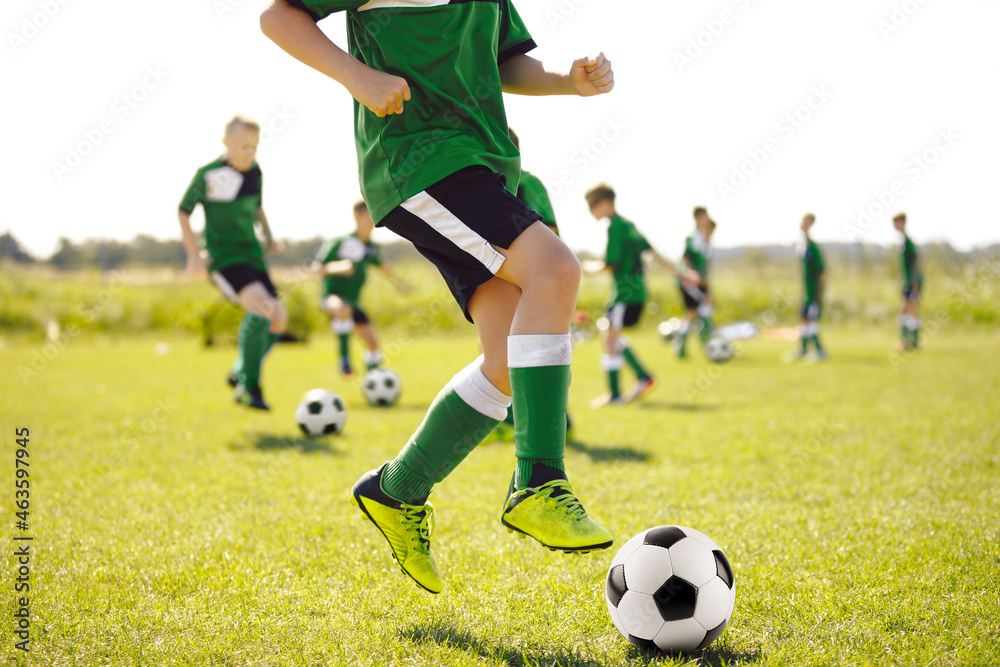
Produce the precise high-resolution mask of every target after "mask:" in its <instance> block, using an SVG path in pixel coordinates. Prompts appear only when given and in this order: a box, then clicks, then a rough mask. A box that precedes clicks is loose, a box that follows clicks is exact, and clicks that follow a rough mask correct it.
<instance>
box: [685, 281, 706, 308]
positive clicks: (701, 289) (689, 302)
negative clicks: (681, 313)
mask: <svg viewBox="0 0 1000 667" xmlns="http://www.w3.org/2000/svg"><path fill="white" fill-rule="evenodd" d="M706 296H708V285H689V286H687V287H685V286H684V285H681V297H683V299H684V308H685V309H687V310H697V309H698V306H700V305H701V302H702V301H704V300H705V297H706Z"/></svg>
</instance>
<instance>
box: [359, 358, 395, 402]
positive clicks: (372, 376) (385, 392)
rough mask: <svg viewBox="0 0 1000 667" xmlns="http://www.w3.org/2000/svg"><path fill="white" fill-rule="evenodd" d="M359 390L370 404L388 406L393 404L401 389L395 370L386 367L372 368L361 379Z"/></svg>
mask: <svg viewBox="0 0 1000 667" xmlns="http://www.w3.org/2000/svg"><path fill="white" fill-rule="evenodd" d="M361 391H362V392H363V393H364V395H365V398H366V399H368V402H369V403H371V404H372V405H375V406H378V407H389V406H390V405H395V404H396V401H398V400H399V395H400V393H402V391H403V384H402V382H400V381H399V376H398V375H397V374H396V371H394V370H391V369H388V368H373V369H372V370H370V371H368V373H366V374H365V377H364V379H363V380H362V381H361Z"/></svg>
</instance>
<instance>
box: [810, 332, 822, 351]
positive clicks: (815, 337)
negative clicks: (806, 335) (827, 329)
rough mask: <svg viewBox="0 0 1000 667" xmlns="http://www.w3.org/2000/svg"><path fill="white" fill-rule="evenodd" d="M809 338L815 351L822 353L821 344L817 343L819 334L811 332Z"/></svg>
mask: <svg viewBox="0 0 1000 667" xmlns="http://www.w3.org/2000/svg"><path fill="white" fill-rule="evenodd" d="M811 338H812V343H813V347H815V348H816V352H818V353H820V354H822V353H823V346H822V345H820V343H819V334H813V335H812V336H811Z"/></svg>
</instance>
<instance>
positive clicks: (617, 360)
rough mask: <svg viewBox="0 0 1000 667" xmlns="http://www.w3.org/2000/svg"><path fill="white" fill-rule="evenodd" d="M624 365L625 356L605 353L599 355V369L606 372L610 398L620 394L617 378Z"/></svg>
mask: <svg viewBox="0 0 1000 667" xmlns="http://www.w3.org/2000/svg"><path fill="white" fill-rule="evenodd" d="M624 365H625V358H624V357H623V356H622V355H620V354H605V355H603V356H602V357H601V369H602V370H603V371H604V372H605V373H607V374H608V393H610V394H611V398H618V397H620V396H621V395H622V392H621V385H620V384H619V379H618V378H619V376H620V375H621V368H622V366H624Z"/></svg>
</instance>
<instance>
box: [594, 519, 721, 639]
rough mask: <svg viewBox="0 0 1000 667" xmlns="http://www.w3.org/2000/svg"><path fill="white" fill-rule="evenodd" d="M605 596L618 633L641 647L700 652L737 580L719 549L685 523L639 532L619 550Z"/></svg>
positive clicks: (716, 630) (712, 635)
mask: <svg viewBox="0 0 1000 667" xmlns="http://www.w3.org/2000/svg"><path fill="white" fill-rule="evenodd" d="M605 597H606V598H607V602H608V613H609V614H611V621H612V622H613V623H614V624H615V627H616V628H618V631H619V632H621V633H622V635H624V636H625V638H626V639H628V640H629V641H630V642H632V643H633V644H635V645H636V646H638V647H639V648H641V649H644V650H649V651H652V650H659V651H665V652H668V653H677V652H690V651H696V650H701V649H703V648H705V647H706V646H708V645H709V644H711V643H712V642H713V641H715V640H716V639H717V638H718V637H719V635H721V634H722V631H723V630H724V629H725V627H726V623H728V622H729V618H730V616H732V614H733V607H734V605H735V604H736V579H735V578H734V576H733V568H732V567H731V566H730V565H729V561H728V560H727V559H726V556H725V554H723V553H722V549H720V548H719V545H718V544H716V543H715V542H713V541H712V540H711V538H709V537H708V536H706V535H704V534H702V533H700V532H698V531H697V530H695V529H693V528H686V527H684V526H660V527H658V528H650V529H649V530H644V531H642V532H641V533H639V534H638V535H636V536H635V537H633V538H632V539H631V540H629V541H628V542H626V543H625V545H624V546H623V547H622V548H621V549H619V550H618V553H617V554H615V558H614V560H613V561H611V568H610V569H609V570H608V580H607V587H606V588H605Z"/></svg>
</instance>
